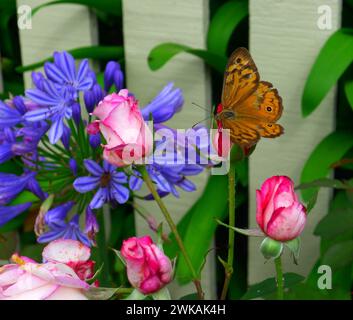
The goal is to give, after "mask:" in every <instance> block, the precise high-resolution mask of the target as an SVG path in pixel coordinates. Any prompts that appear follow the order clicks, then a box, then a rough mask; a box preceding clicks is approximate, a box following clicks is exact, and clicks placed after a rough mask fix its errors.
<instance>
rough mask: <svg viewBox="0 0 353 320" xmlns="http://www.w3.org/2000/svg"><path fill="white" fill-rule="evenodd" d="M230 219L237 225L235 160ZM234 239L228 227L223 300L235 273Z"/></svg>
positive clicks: (231, 175)
mask: <svg viewBox="0 0 353 320" xmlns="http://www.w3.org/2000/svg"><path fill="white" fill-rule="evenodd" d="M228 203H229V205H228V219H229V226H230V227H233V228H234V227H235V162H234V161H231V163H230V168H229V172H228ZM234 241H235V231H234V229H231V228H229V229H228V259H227V263H226V264H225V265H224V273H225V279H224V284H223V289H222V293H221V300H225V299H226V297H227V292H228V288H229V283H230V280H231V278H232V274H233V262H234Z"/></svg>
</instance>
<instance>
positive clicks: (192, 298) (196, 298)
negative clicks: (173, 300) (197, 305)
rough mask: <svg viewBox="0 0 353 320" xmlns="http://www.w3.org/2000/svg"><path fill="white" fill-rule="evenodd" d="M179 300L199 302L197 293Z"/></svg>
mask: <svg viewBox="0 0 353 320" xmlns="http://www.w3.org/2000/svg"><path fill="white" fill-rule="evenodd" d="M179 300H199V298H198V296H197V293H196V292H195V293H190V294H187V295H185V296H183V297H181V298H180V299H179Z"/></svg>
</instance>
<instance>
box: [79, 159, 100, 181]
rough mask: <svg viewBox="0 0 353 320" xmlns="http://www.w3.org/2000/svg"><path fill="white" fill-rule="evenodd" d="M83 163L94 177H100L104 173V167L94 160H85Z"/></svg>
mask: <svg viewBox="0 0 353 320" xmlns="http://www.w3.org/2000/svg"><path fill="white" fill-rule="evenodd" d="M83 163H84V166H85V168H86V169H87V170H88V172H89V173H90V174H92V175H94V176H97V177H100V176H101V175H102V174H103V173H104V171H103V169H102V167H101V166H100V165H99V164H98V163H97V162H95V161H93V160H89V159H85V160H84V161H83Z"/></svg>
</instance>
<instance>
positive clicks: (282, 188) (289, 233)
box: [256, 176, 306, 242]
mask: <svg viewBox="0 0 353 320" xmlns="http://www.w3.org/2000/svg"><path fill="white" fill-rule="evenodd" d="M256 202H257V211H256V221H257V223H258V225H259V226H260V228H261V229H262V231H263V232H264V233H265V234H266V235H267V236H268V237H270V238H272V239H274V240H278V241H282V242H284V241H289V240H293V239H295V238H297V237H298V236H299V235H300V234H301V232H302V231H303V229H304V226H305V222H306V209H305V207H304V206H303V205H302V204H301V203H300V202H299V201H298V197H297V195H296V194H295V192H294V184H293V181H292V180H291V179H290V178H288V177H286V176H273V177H271V178H269V179H267V180H266V181H265V182H264V183H263V184H262V186H261V189H260V190H256Z"/></svg>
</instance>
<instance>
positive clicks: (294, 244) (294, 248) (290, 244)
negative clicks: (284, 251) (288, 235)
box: [284, 237, 300, 264]
mask: <svg viewBox="0 0 353 320" xmlns="http://www.w3.org/2000/svg"><path fill="white" fill-rule="evenodd" d="M284 244H285V246H286V247H287V248H288V249H289V250H290V251H291V253H292V254H293V258H294V263H295V264H298V259H299V253H300V238H299V237H298V238H295V239H293V240H290V241H287V242H284Z"/></svg>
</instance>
